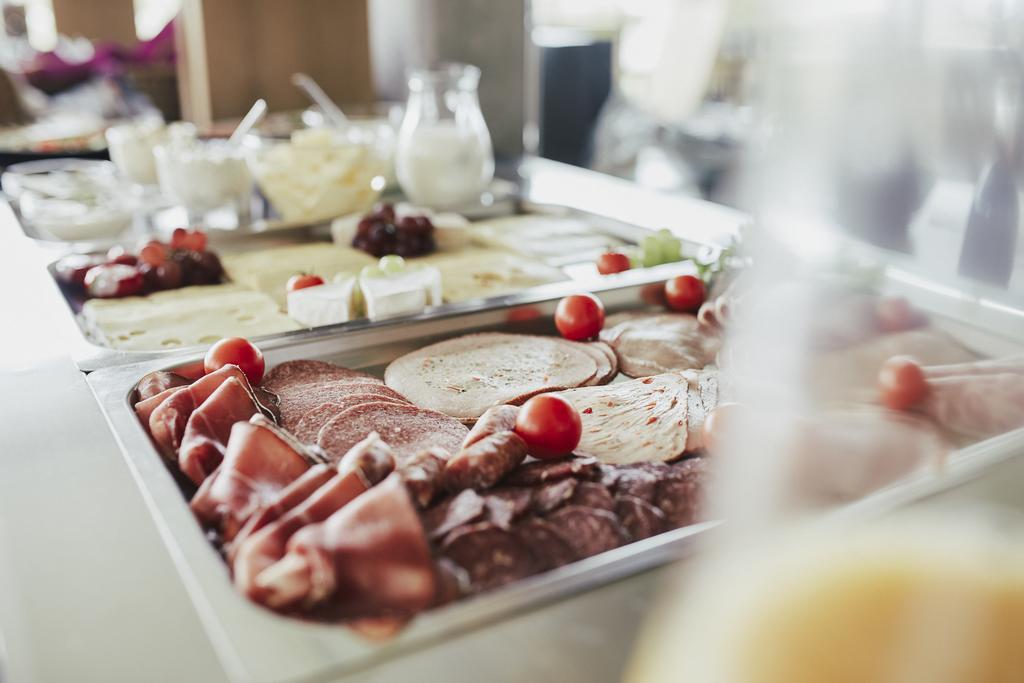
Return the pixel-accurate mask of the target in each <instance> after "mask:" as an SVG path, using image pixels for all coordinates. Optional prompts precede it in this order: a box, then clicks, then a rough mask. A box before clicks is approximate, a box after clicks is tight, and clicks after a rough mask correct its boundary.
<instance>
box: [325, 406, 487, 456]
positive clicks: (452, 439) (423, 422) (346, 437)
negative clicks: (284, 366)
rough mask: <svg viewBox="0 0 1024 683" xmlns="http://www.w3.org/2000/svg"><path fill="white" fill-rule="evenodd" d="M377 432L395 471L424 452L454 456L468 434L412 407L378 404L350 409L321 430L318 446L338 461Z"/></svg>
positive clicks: (445, 418) (442, 418)
mask: <svg viewBox="0 0 1024 683" xmlns="http://www.w3.org/2000/svg"><path fill="white" fill-rule="evenodd" d="M370 432H377V433H378V434H380V438H381V439H383V440H384V442H385V443H386V444H387V445H388V446H390V447H391V450H392V451H393V453H394V456H395V462H396V464H397V466H398V467H401V466H402V463H404V462H405V461H406V460H408V459H409V458H411V457H412V456H414V455H416V454H417V453H419V452H420V451H423V450H426V449H427V448H430V447H433V446H437V447H439V448H443V449H445V450H446V451H449V452H451V453H455V452H457V451H458V450H459V448H460V447H461V445H462V440H463V439H465V438H466V434H467V433H468V432H469V430H468V429H466V427H465V426H464V425H463V424H462V423H461V422H459V421H458V420H453V419H452V418H450V417H448V416H447V415H442V414H441V413H435V412H433V411H430V410H423V409H422V408H417V407H416V406H411V405H402V404H398V403H385V402H383V401H378V402H374V403H364V404H362V405H360V406H356V407H354V408H349V409H348V410H346V411H345V412H343V413H340V414H339V415H336V416H335V417H333V418H331V420H330V421H329V422H328V423H327V424H325V425H324V426H323V427H322V428H321V429H320V434H319V436H318V437H317V444H318V445H319V446H320V447H321V448H323V449H324V451H326V452H327V454H328V455H329V456H330V457H331V458H333V459H335V460H337V459H338V458H341V456H343V455H345V453H347V452H348V450H349V449H350V448H352V446H355V445H356V444H357V443H359V442H360V441H362V440H363V439H365V438H366V437H367V436H368V435H369V434H370Z"/></svg>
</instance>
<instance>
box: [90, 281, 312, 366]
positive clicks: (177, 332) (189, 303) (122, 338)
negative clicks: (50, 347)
mask: <svg viewBox="0 0 1024 683" xmlns="http://www.w3.org/2000/svg"><path fill="white" fill-rule="evenodd" d="M82 318H83V320H84V322H85V324H86V326H87V328H88V329H89V330H90V332H91V333H92V334H93V336H94V337H96V339H97V341H99V342H100V343H101V344H103V345H105V346H110V347H113V348H115V349H124V350H127V351H163V350H166V349H173V348H180V347H185V346H193V345H198V344H210V343H212V342H215V341H217V340H218V339H220V338H222V337H246V338H249V337H258V336H260V335H265V334H277V333H280V332H288V331H291V330H297V329H300V328H299V326H298V325H297V324H296V323H295V322H293V321H292V320H291V319H290V318H288V316H286V315H284V314H283V313H281V311H280V310H279V309H278V307H277V304H276V303H275V302H274V301H273V300H272V299H271V298H270V297H268V296H266V295H265V294H261V293H259V292H254V291H251V290H248V289H245V288H244V287H239V286H238V285H233V284H226V285H207V286H199V287H184V288H182V289H173V290H168V291H166V292H157V293H155V294H151V295H149V296H145V297H138V296H133V297H126V298H123V299H91V300H89V301H87V302H86V303H85V305H84V306H83V308H82Z"/></svg>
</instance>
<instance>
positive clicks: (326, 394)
mask: <svg viewBox="0 0 1024 683" xmlns="http://www.w3.org/2000/svg"><path fill="white" fill-rule="evenodd" d="M353 394H370V395H373V396H377V397H379V398H380V400H383V401H391V402H393V403H394V402H398V403H403V404H404V403H406V401H405V400H404V399H403V398H402V397H401V396H399V395H398V394H396V393H395V392H394V391H392V390H391V389H388V388H387V387H386V386H384V385H383V384H374V383H372V382H366V381H363V380H361V379H360V380H358V381H346V380H327V381H323V382H313V383H311V384H293V385H289V386H288V387H286V388H284V389H282V390H281V391H280V392H279V393H278V398H279V399H280V402H281V404H280V411H281V424H282V425H283V426H284V427H286V428H287V429H290V430H295V429H297V428H298V424H299V422H301V421H302V418H304V417H305V416H306V415H307V414H308V413H310V412H311V411H313V410H316V409H317V408H319V407H320V406H321V405H324V404H326V403H346V402H347V401H348V398H349V397H350V396H352V395H353Z"/></svg>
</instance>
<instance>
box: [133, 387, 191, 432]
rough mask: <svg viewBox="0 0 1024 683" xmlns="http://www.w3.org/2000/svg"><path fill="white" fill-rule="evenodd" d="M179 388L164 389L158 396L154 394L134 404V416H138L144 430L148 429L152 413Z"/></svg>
mask: <svg viewBox="0 0 1024 683" xmlns="http://www.w3.org/2000/svg"><path fill="white" fill-rule="evenodd" d="M180 388H181V387H170V388H169V389H164V390H163V391H161V392H160V393H159V394H154V395H152V396H150V397H149V398H145V399H142V400H141V401H139V402H138V403H136V404H135V414H136V415H137V416H138V418H139V422H141V423H142V424H143V425H144V426H145V427H146V429H149V420H150V418H151V417H152V416H153V411H154V410H156V409H157V406H159V405H160V404H161V403H163V402H164V400H166V399H167V398H168V397H169V396H171V395H172V394H174V393H176V392H177V391H178V390H179V389H180Z"/></svg>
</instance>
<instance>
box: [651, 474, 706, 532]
mask: <svg viewBox="0 0 1024 683" xmlns="http://www.w3.org/2000/svg"><path fill="white" fill-rule="evenodd" d="M705 480H706V464H705V463H704V461H703V458H691V459H690V460H685V461H683V462H681V463H678V464H677V465H675V466H674V467H673V468H672V470H671V471H670V472H668V473H666V478H665V479H663V480H662V481H661V482H659V483H658V492H657V497H656V499H655V501H654V503H655V505H657V506H658V508H660V509H661V511H662V512H663V513H664V515H665V523H666V525H667V527H668V528H672V529H675V528H678V527H683V526H688V525H690V524H693V523H694V522H697V521H699V520H700V508H701V503H702V502H703V490H704V486H705Z"/></svg>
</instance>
